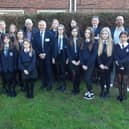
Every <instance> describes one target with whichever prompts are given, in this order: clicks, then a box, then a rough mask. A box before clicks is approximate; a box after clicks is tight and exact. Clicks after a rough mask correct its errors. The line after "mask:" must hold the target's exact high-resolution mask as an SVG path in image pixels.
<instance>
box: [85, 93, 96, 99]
mask: <svg viewBox="0 0 129 129" xmlns="http://www.w3.org/2000/svg"><path fill="white" fill-rule="evenodd" d="M83 98H84V99H86V100H92V99H93V98H94V95H93V94H90V93H89V94H88V95H87V96H85V95H84V96H83Z"/></svg>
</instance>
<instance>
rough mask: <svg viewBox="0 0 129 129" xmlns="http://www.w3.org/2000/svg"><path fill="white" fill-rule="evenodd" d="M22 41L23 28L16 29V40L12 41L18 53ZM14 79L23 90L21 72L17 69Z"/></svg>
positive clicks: (21, 46)
mask: <svg viewBox="0 0 129 129" xmlns="http://www.w3.org/2000/svg"><path fill="white" fill-rule="evenodd" d="M23 41H24V32H23V30H18V31H17V34H16V40H15V41H14V45H15V46H16V47H17V50H18V54H19V51H21V50H23ZM16 80H17V82H18V85H19V86H20V89H21V91H25V87H24V83H23V80H22V72H21V71H20V70H19V69H18V71H17V75H16Z"/></svg>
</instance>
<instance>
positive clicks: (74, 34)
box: [71, 28, 78, 37]
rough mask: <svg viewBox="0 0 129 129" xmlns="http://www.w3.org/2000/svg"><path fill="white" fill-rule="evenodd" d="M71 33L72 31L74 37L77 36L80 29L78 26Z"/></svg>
mask: <svg viewBox="0 0 129 129" xmlns="http://www.w3.org/2000/svg"><path fill="white" fill-rule="evenodd" d="M71 33H72V36H73V37H77V36H78V30H77V29H76V28H74V29H73V30H72V32H71Z"/></svg>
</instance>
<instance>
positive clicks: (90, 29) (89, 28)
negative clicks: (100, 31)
mask: <svg viewBox="0 0 129 129" xmlns="http://www.w3.org/2000/svg"><path fill="white" fill-rule="evenodd" d="M87 30H89V31H90V44H89V46H88V48H89V50H90V51H91V50H92V48H93V45H94V32H93V29H92V28H91V27H87V28H86V29H85V31H84V33H85V32H86V31H87ZM84 35H85V34H84ZM84 42H85V36H84ZM84 42H83V45H82V49H83V48H84Z"/></svg>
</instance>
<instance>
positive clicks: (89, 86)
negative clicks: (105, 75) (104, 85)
mask: <svg viewBox="0 0 129 129" xmlns="http://www.w3.org/2000/svg"><path fill="white" fill-rule="evenodd" d="M93 70H94V64H93V65H91V66H90V67H89V68H88V69H87V71H84V76H85V82H86V86H87V90H88V91H89V92H91V91H92V89H93V87H92V83H93V78H92V75H93Z"/></svg>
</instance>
